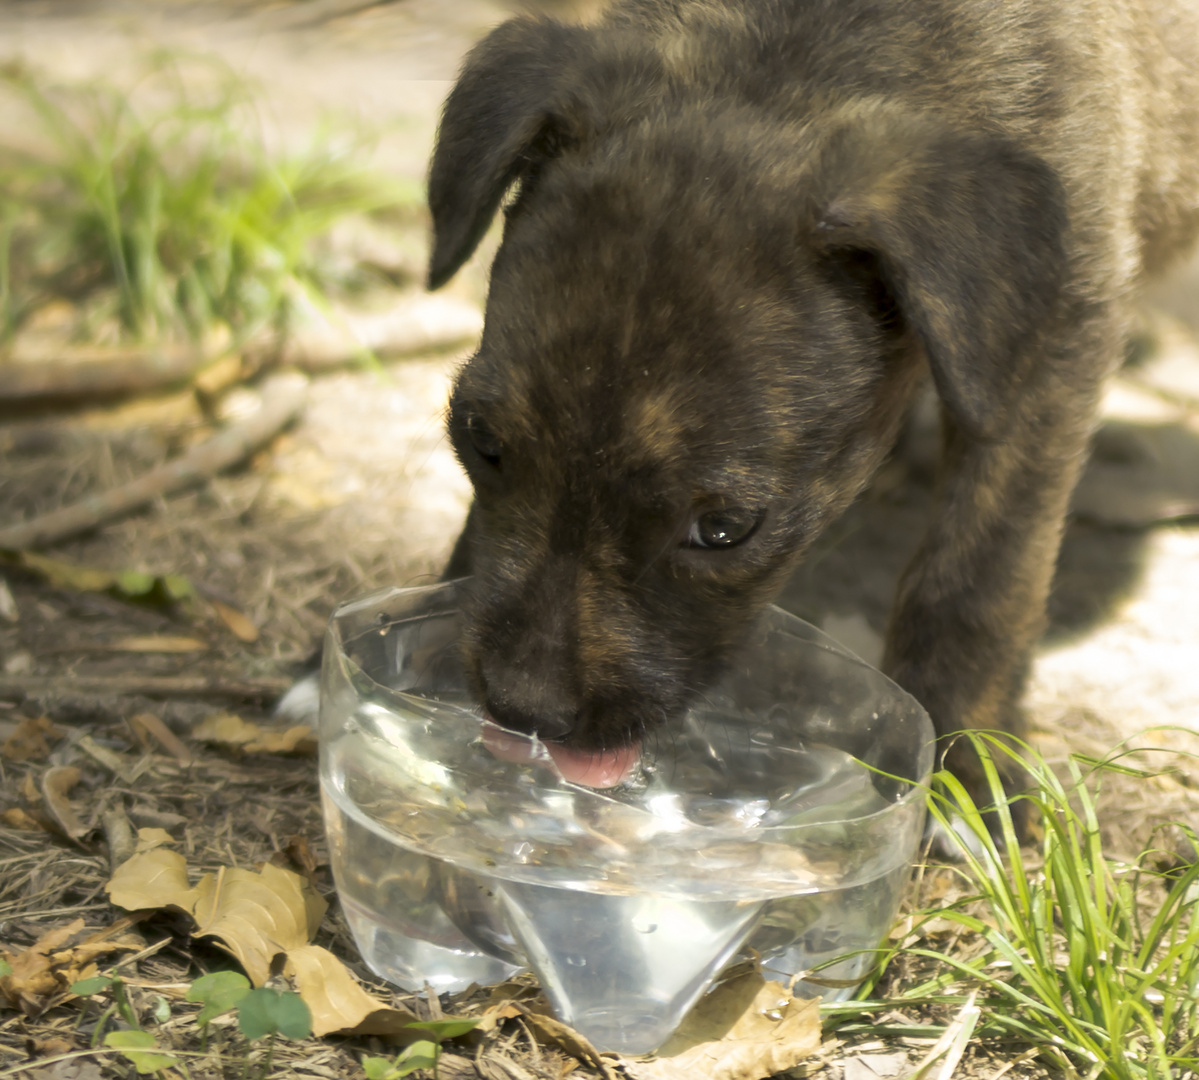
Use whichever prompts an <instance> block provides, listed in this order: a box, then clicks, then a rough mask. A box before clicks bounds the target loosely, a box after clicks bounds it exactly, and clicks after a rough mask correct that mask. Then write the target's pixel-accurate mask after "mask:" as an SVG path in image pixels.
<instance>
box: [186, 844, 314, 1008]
mask: <svg viewBox="0 0 1199 1080" xmlns="http://www.w3.org/2000/svg"><path fill="white" fill-rule="evenodd" d="M196 889H197V891H198V893H199V897H198V899H197V901H196V906H195V911H194V914H195V918H196V922H197V924H198V925H197V927H196V930H195V936H196V937H213V938H216V939H217V941H218V942H219V943H220V944H221V945H223V946H224V947H225V948H226V949H228V950H229V952H231V953H232V954H233V955H234V956H235V957H237V959H238V960H239V961H240V963H241V965H242V967H243V968H245V971H246V974H247V975H248V976H249V977H250V981H251V982H252V983H254V985H255V986H262V985H263V984H264V983H265V982H266V981H267V979H269V978H270V976H271V960H272V959H274V957H275V956H276V955H277V954H278V953H286V952H289V951H290V950H292V949H298V948H300V947H301V946H303V945H307V944H308V942H309V941H310V940H311V938H312V935H313V934H314V933H316V929H317V927H318V926H320V922H321V919H322V918H323V917H324V914H325V909H326V908H327V907H328V905H327V904H326V903H325V901H324V900H322V899H321V897H320V895H319V894H318V893H317V892H316V890H315V889H314V888H313V887H312V885H311V884H310V883H309V882H308V881H306V880H305V879H304V878H302V877H300V875H299V874H293V873H292V872H291V871H289V870H281V869H280V868H279V867H277V866H272V865H271V864H270V863H267V865H265V866H264V867H263V868H262V872H261V873H255V872H254V871H252V870H242V869H239V868H236V867H234V868H228V869H222V870H221V871H220V872H219V873H217V874H216V876H215V878H214V876H213V875H211V874H207V875H205V877H204V878H203V879H202V880H201V881H200V883H199V884H198V885H197V886H196Z"/></svg>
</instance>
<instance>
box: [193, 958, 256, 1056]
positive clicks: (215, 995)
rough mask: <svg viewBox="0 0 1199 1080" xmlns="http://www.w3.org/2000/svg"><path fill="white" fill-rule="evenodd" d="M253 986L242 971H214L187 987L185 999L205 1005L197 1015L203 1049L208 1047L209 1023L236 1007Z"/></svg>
mask: <svg viewBox="0 0 1199 1080" xmlns="http://www.w3.org/2000/svg"><path fill="white" fill-rule="evenodd" d="M251 988H252V987H251V984H250V980H249V979H247V978H246V977H245V976H244V975H243V974H242V973H241V972H240V971H213V972H211V973H209V974H208V975H201V976H200V977H199V978H198V979H197V980H196V981H195V982H193V983H192V984H191V986H189V987H188V988H187V993H186V994H185V995H184V998H185V1000H187V1001H193V1002H199V1003H200V1004H202V1005H203V1008H202V1009H201V1010H200V1012H199V1014H198V1015H197V1016H196V1023H197V1024H199V1025H200V1032H201V1035H200V1038H201V1048H202V1049H204V1050H207V1049H208V1025H209V1024H210V1023H211V1022H212V1021H213V1020H215V1019H216V1018H217V1017H218V1016H222V1015H223V1014H225V1013H227V1012H229V1011H230V1010H232V1009H236V1008H237V1006H238V1005H239V1004H241V1002H242V1000H243V999H244V998H245V997H246V995H247V994H249V993H250V990H251Z"/></svg>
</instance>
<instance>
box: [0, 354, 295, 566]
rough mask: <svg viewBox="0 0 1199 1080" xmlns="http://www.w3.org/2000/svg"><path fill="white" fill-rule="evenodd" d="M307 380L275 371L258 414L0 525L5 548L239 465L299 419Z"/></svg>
mask: <svg viewBox="0 0 1199 1080" xmlns="http://www.w3.org/2000/svg"><path fill="white" fill-rule="evenodd" d="M307 385H308V382H307V380H306V379H305V378H303V376H299V375H275V376H272V377H271V378H269V379H267V380H266V382H265V383H264V384H263V387H262V405H261V406H260V407H259V409H258V411H257V412H255V413H254V414H253V415H251V416H248V417H246V419H244V420H242V421H241V422H240V423H237V424H234V425H233V426H232V427H229V428H227V429H225V430H224V431H222V432H221V433H220V434H218V435H214V436H213V437H212V438H211V439H208V440H207V441H206V442H203V443H201V444H200V445H199V446H196V447H193V448H192V449H191V450H189V451H188V452H187V453H185V454H184V455H183V456H182V457H179V458H176V459H175V460H174V461H170V462H167V464H165V465H160V466H158V468H156V469H151V470H150V471H149V472H148V473H146V474H145V475H144V476H141V477H139V478H138V479H136V480H131V481H130V482H129V483H127V484H122V485H121V486H120V487H115V488H112V489H111V490H110V491H105V492H103V493H101V494H99V495H91V496H89V497H88V498H86V499H83V500H81V501H80V502H77V503H75V504H74V505H73V506H64V507H62V508H61V509H59V510H53V511H51V512H50V513H48V514H43V515H41V516H40V517H36V518H34V519H33V520H32V521H26V522H22V523H21V524H19V525H10V526H9V527H8V528H5V529H0V548H4V549H7V550H9V551H21V550H24V549H26V548H40V547H45V546H47V545H48V544H54V543H57V542H58V541H59V540H64V539H66V538H67V537H68V536H75V535H77V534H78V533H82V532H86V531H88V530H89V529H94V528H95V527H96V526H97V525H99V524H101V523H102V522H105V521H109V520H111V519H112V518H115V517H120V516H121V515H123V514H127V513H129V512H130V511H132V510H136V509H138V508H140V507H142V506H145V505H146V504H147V503H149V502H151V501H152V500H154V499H156V498H158V497H159V496H160V495H168V494H170V493H172V492H175V491H179V490H180V489H182V488H186V487H191V486H192V485H193V484H197V483H199V482H201V481H203V480H207V479H208V478H209V477H211V476H214V475H215V474H217V473H219V472H221V471H222V470H224V469H228V468H230V467H231V466H233V465H236V464H237V463H238V462H239V461H242V460H244V459H245V458H247V457H248V456H249V455H250V454H251V453H252V452H253V451H254V450H256V449H257V448H258V447H259V446H261V445H262V444H263V443H265V442H267V441H268V440H269V439H271V438H273V437H274V436H275V435H276V434H278V433H279V431H281V430H282V429H283V428H284V427H285V426H286V425H287V424H289V423H290V422H291V421H292V420H293V419H294V418H295V416H296V414H297V413H299V411H300V410H301V409H302V408H303V406H304V399H305V392H306V389H307Z"/></svg>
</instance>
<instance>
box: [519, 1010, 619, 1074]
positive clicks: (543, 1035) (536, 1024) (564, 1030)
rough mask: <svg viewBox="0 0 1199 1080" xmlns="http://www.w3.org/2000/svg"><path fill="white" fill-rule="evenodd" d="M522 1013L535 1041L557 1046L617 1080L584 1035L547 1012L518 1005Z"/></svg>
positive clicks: (613, 1072)
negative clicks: (535, 1038) (534, 1036)
mask: <svg viewBox="0 0 1199 1080" xmlns="http://www.w3.org/2000/svg"><path fill="white" fill-rule="evenodd" d="M519 1008H520V1009H521V1012H522V1013H523V1014H524V1019H525V1023H526V1024H528V1025H529V1027H530V1028H531V1029H532V1030H533V1033H534V1034H535V1035H536V1036H537V1041H538V1042H541V1043H549V1044H551V1045H553V1046H556V1047H558V1048H559V1049H560V1050H562V1051H563V1052H564V1053H567V1054H569V1055H570V1056H571V1057H573V1058H578V1060H579V1061H581V1062H583V1064H584V1065H590V1066H591V1067H592V1068H593V1069H598V1070H599V1071H600V1072H601V1073H602V1074H603V1075H604V1077H605V1080H617V1074H616V1072H615V1071H614V1070H613V1068H612V1066H611V1064H610V1063H609V1062H608V1061H606V1060H605V1059H604V1058H602V1057H601V1056H600V1053H599V1051H598V1050H596V1048H595V1047H594V1046H592V1045H591V1042H590V1040H588V1039H587V1037H586V1036H585V1035H580V1034H579V1033H578V1032H577V1031H575V1029H574V1028H572V1027H571V1026H570V1025H569V1024H564V1023H562V1021H561V1020H557V1019H555V1018H554V1017H552V1016H550V1015H549V1014H548V1012H545V1013H543V1012H539V1011H535V1010H533V1009H529V1008H527V1007H525V1006H519Z"/></svg>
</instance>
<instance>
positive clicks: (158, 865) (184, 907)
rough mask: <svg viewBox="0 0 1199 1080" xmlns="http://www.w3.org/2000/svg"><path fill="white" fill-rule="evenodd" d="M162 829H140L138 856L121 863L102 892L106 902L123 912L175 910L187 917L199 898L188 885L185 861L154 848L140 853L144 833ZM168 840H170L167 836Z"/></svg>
mask: <svg viewBox="0 0 1199 1080" xmlns="http://www.w3.org/2000/svg"><path fill="white" fill-rule="evenodd" d="M155 832H162V830H161V829H139V830H138V837H139V844H138V848H139V850H138V852H137V853H136V854H135V855H133V857H132V858H130V859H128V860H127V861H125V862H123V863H121V865H120V866H118V867H117V869H116V870H115V871H114V872H113V875H112V878H111V879H110V880H109V882H108V884H107V885H106V886H105V888H106V889H107V891H108V897H109V899H110V900H111V901H112V902H113V903H114V904H116V905H117V907H123V908H124V909H125V910H126V911H140V910H142V909H143V908H165V907H169V908H178V909H179V910H181V911H185V912H187V913H188V914H189V915H190V914H191V913H192V912H193V911H194V910H195V906H196V901H197V899H198V898H199V893H198V891H197V888H198V887H197V888H192V887H191V886H190V885H188V883H187V860H186V859H185V858H184V857H183V856H182V855H180V854H179V852H177V851H171V850H170V849H168V848H164V847H158V846H157V845H156V844H155V845H152V846H150V847H148V848H147V849H146V850H141V848H142V844H143V843H148V841H147V840H146V839H145V834H146V833H155ZM167 839H170V837H169V836H168V837H167Z"/></svg>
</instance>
